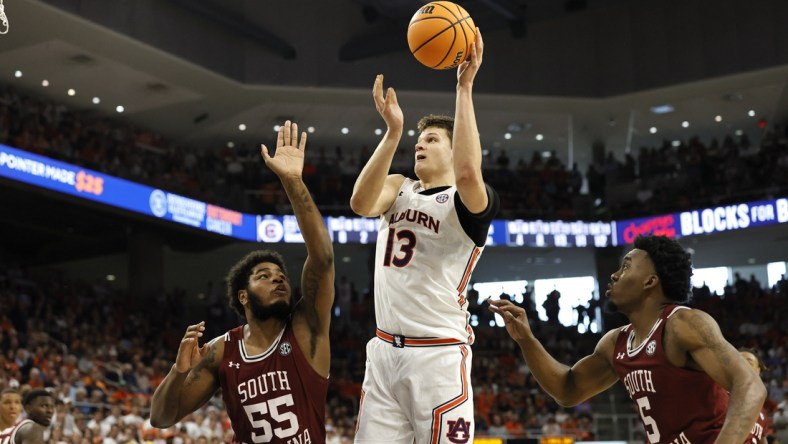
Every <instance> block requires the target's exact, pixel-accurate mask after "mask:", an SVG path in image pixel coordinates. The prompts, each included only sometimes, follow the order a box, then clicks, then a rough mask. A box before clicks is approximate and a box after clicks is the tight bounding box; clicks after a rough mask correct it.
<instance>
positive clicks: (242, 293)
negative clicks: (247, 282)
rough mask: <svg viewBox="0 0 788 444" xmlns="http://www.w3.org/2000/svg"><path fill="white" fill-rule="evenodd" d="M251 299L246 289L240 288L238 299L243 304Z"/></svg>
mask: <svg viewBox="0 0 788 444" xmlns="http://www.w3.org/2000/svg"><path fill="white" fill-rule="evenodd" d="M248 300H249V295H248V294H246V290H238V301H239V302H240V303H241V305H246V302H247V301H248Z"/></svg>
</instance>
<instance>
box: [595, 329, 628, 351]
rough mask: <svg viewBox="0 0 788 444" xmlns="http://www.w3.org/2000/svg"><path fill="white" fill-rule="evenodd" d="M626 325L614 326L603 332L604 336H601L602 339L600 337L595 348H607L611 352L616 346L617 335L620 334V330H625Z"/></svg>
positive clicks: (601, 349)
mask: <svg viewBox="0 0 788 444" xmlns="http://www.w3.org/2000/svg"><path fill="white" fill-rule="evenodd" d="M627 327H628V325H626V326H624V327H616V328H614V329H612V330H609V331H608V332H607V333H605V334H604V336H602V339H600V340H599V342H598V343H597V346H596V348H597V350H600V351H607V350H609V351H610V352H611V353H612V350H613V348H614V347H615V346H616V341H618V335H619V334H621V332H623V331H626V329H627Z"/></svg>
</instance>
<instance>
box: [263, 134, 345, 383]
mask: <svg viewBox="0 0 788 444" xmlns="http://www.w3.org/2000/svg"><path fill="white" fill-rule="evenodd" d="M306 138H307V135H306V133H303V134H302V135H301V140H300V141H299V139H298V125H296V124H295V123H292V124H291V123H290V121H289V120H288V121H287V122H285V124H284V125H282V127H281V128H280V130H279V135H278V137H277V140H276V154H275V155H274V156H273V157H271V156H269V155H268V148H267V147H266V146H265V145H263V147H262V155H263V159H265V164H266V165H267V166H268V167H269V168H271V170H272V171H273V172H274V173H276V175H277V176H278V177H279V180H280V181H281V182H282V185H283V186H284V188H285V192H287V198H288V199H289V200H290V205H292V207H293V212H294V213H295V216H296V220H298V227H299V228H300V229H301V234H302V235H303V236H304V243H305V244H306V251H307V258H306V261H305V262H304V269H303V271H302V272H301V293H302V294H303V298H304V299H303V300H302V301H301V303H300V304H299V305H298V307H297V309H296V310H297V311H296V312H295V314H294V316H293V331H294V333H295V336H296V339H298V344H299V345H300V346H301V348H302V350H305V351H307V359H308V360H309V362H310V364H312V368H314V369H315V371H317V372H318V373H319V374H321V375H323V376H326V377H327V376H328V371H329V367H330V366H331V347H330V344H329V337H328V330H329V324H330V322H331V307H332V306H333V305H334V247H333V245H332V243H331V238H330V237H329V235H328V229H327V228H326V225H325V223H324V222H323V216H321V214H320V210H318V208H317V206H316V205H315V202H314V201H313V200H312V196H311V194H310V193H309V190H308V189H307V188H306V185H305V184H304V180H303V177H302V173H303V169H304V151H305V149H306Z"/></svg>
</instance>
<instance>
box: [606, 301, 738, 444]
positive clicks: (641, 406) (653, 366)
mask: <svg viewBox="0 0 788 444" xmlns="http://www.w3.org/2000/svg"><path fill="white" fill-rule="evenodd" d="M683 309H685V310H689V308H687V307H680V306H676V305H669V306H667V307H665V309H664V310H662V315H661V316H660V318H659V319H658V320H657V322H656V323H655V324H654V326H653V327H652V328H651V331H650V332H649V334H648V337H647V338H646V339H645V340H644V341H641V343H640V345H639V346H637V347H633V341H634V339H635V337H634V336H635V329H634V328H632V324H629V325H627V326H625V327H622V328H621V329H620V331H619V333H618V338H617V339H616V347H615V349H614V351H613V353H614V355H613V368H614V369H615V371H616V373H617V374H618V377H619V379H621V382H623V383H624V387H626V389H627V392H628V393H629V397H630V398H632V401H634V402H635V404H636V406H637V409H638V412H639V413H640V419H641V421H642V422H643V427H645V429H646V437H647V440H648V442H650V443H676V444H689V443H692V444H701V443H713V442H714V440H715V439H716V438H717V435H718V434H719V433H720V429H721V428H722V424H723V423H724V422H725V413H726V412H727V410H728V400H729V398H730V397H729V395H728V392H726V391H725V390H724V389H723V388H722V387H721V386H719V385H718V384H717V383H716V382H714V380H713V379H711V377H709V375H707V374H706V373H705V372H702V371H693V370H687V369H683V368H679V367H676V366H674V365H673V364H671V363H670V361H668V357H667V355H666V354H665V349H664V347H663V342H662V341H663V335H664V332H665V324H666V323H667V322H668V318H669V317H670V316H671V315H672V314H673V313H674V312H675V311H676V310H683Z"/></svg>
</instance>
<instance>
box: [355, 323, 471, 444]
mask: <svg viewBox="0 0 788 444" xmlns="http://www.w3.org/2000/svg"><path fill="white" fill-rule="evenodd" d="M378 335H379V336H381V335H380V332H379V333H378ZM381 337H382V336H381ZM381 337H375V338H372V339H371V340H370V341H369V342H368V343H367V369H366V374H365V375H364V384H363V385H362V388H361V402H360V405H359V412H358V423H357V425H356V438H355V442H356V443H402V444H413V443H414V441H415V443H416V444H438V443H453V444H459V443H462V444H465V443H472V442H473V425H474V424H473V422H474V419H473V390H472V387H471V360H472V358H473V355H472V352H471V347H470V346H468V345H466V344H455V345H419V346H411V345H410V344H409V343H410V342H411V341H409V340H408V339H407V338H406V339H404V344H403V340H402V338H400V337H398V338H396V340H391V341H388V339H390V336H389V337H388V338H385V339H381ZM395 342H396V346H395ZM457 342H459V341H457ZM403 345H404V346H403Z"/></svg>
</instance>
